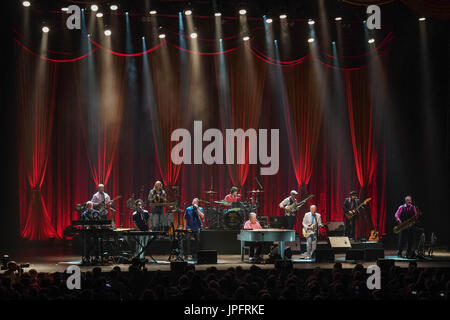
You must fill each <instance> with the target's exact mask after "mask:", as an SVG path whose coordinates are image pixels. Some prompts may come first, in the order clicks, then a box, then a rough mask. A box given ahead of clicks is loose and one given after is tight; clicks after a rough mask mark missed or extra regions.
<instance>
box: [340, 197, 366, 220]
mask: <svg viewBox="0 0 450 320" xmlns="http://www.w3.org/2000/svg"><path fill="white" fill-rule="evenodd" d="M371 200H372V198H367V199H366V200H364V201H363V202H361V203H360V204H359V206H357V207H356V208H355V209H353V210H350V211H347V212H344V216H345V218H346V219H347V220H352V219H353V218H354V217H355V216H356V215H357V214H358V212H359V210H360V209H361V207H362V206H365V205H366V204H368V203H369V202H370V201H371Z"/></svg>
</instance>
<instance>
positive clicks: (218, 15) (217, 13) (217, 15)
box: [214, 12, 222, 17]
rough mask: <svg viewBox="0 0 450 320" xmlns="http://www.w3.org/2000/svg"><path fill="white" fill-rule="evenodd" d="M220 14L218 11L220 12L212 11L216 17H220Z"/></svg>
mask: <svg viewBox="0 0 450 320" xmlns="http://www.w3.org/2000/svg"><path fill="white" fill-rule="evenodd" d="M221 15H222V14H221V13H220V12H216V13H214V16H216V17H220V16H221Z"/></svg>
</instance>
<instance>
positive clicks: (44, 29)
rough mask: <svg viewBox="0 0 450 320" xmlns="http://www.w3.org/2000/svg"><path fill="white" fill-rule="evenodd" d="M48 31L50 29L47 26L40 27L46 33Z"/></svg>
mask: <svg viewBox="0 0 450 320" xmlns="http://www.w3.org/2000/svg"><path fill="white" fill-rule="evenodd" d="M49 31H50V29H49V27H47V26H44V27H42V32H44V33H48V32H49Z"/></svg>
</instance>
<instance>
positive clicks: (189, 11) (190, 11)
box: [184, 10, 192, 16]
mask: <svg viewBox="0 0 450 320" xmlns="http://www.w3.org/2000/svg"><path fill="white" fill-rule="evenodd" d="M184 14H185V15H187V16H190V15H191V14H192V10H186V11H185V12H184Z"/></svg>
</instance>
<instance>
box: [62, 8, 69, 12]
mask: <svg viewBox="0 0 450 320" xmlns="http://www.w3.org/2000/svg"><path fill="white" fill-rule="evenodd" d="M61 11H64V12H67V11H69V8H61Z"/></svg>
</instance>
